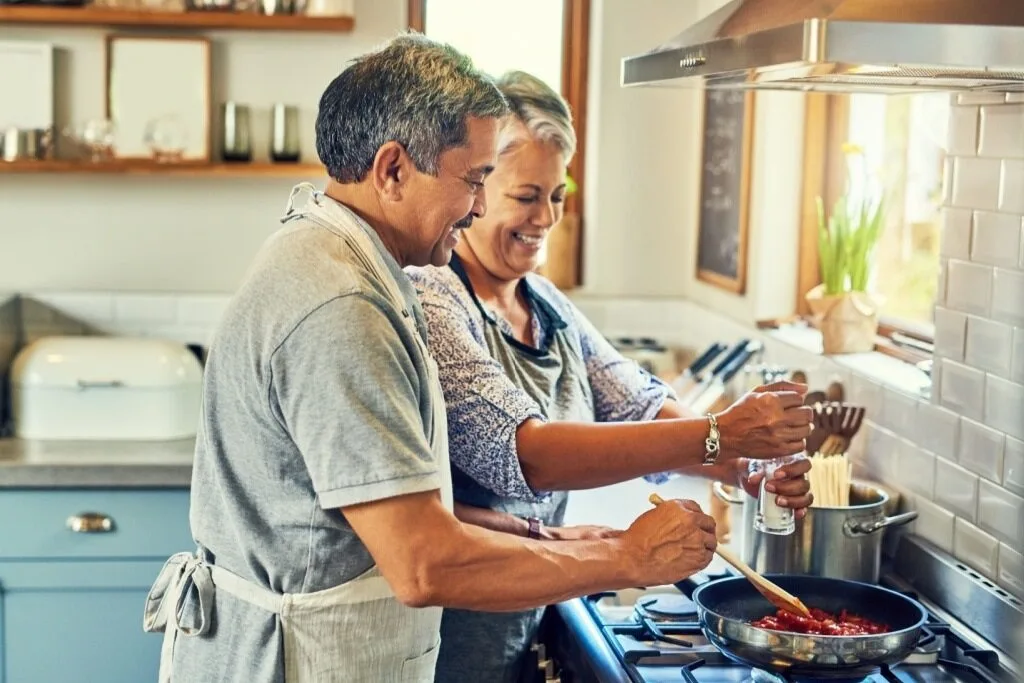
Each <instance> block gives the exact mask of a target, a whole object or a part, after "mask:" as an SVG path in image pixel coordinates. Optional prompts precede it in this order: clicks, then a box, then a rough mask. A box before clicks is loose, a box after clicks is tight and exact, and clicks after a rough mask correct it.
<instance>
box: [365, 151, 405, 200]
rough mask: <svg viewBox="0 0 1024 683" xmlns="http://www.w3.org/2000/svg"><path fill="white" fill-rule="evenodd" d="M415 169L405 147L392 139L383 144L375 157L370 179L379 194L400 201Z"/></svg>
mask: <svg viewBox="0 0 1024 683" xmlns="http://www.w3.org/2000/svg"><path fill="white" fill-rule="evenodd" d="M413 171H414V167H413V163H412V159H410V158H409V155H408V154H407V153H406V151H405V148H404V147H403V146H402V145H401V144H399V143H397V142H394V141H391V142H386V143H384V144H383V145H381V146H380V149H378V150H377V154H376V155H375V156H374V157H373V166H371V167H370V179H371V181H372V182H373V187H374V189H375V190H377V193H378V194H380V195H381V196H382V197H384V198H386V199H389V200H391V201H398V200H400V199H401V198H402V193H403V191H404V189H405V186H406V185H407V184H408V183H409V180H410V178H411V177H412V172H413Z"/></svg>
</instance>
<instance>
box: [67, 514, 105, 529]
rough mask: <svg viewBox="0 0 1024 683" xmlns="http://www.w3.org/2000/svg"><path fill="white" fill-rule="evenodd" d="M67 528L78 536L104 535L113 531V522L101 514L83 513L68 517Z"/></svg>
mask: <svg viewBox="0 0 1024 683" xmlns="http://www.w3.org/2000/svg"><path fill="white" fill-rule="evenodd" d="M68 528H69V529H71V530H72V531H74V532H75V533H78V534H105V533H107V532H110V531H113V530H114V520H113V519H111V518H110V517H108V516H107V515H104V514H103V513H101V512H83V513H81V514H79V515H71V516H70V517H68Z"/></svg>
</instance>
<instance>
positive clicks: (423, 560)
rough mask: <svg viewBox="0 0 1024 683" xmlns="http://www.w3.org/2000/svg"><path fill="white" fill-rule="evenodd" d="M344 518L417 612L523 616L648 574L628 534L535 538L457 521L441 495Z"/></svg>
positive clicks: (379, 505)
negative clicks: (439, 609)
mask: <svg viewBox="0 0 1024 683" xmlns="http://www.w3.org/2000/svg"><path fill="white" fill-rule="evenodd" d="M343 513H344V515H345V517H346V518H347V519H348V521H349V523H350V524H351V525H352V528H353V529H354V530H355V532H356V534H358V536H359V538H360V539H362V540H363V542H364V543H365V544H366V546H367V548H368V549H369V551H370V554H371V555H372V556H373V558H374V560H375V561H376V563H377V565H378V566H379V568H380V570H381V573H382V574H383V575H384V577H385V579H387V581H388V583H389V584H390V585H391V588H392V590H394V591H395V594H396V595H397V596H398V598H399V600H401V601H402V602H404V603H405V604H408V605H412V606H416V607H424V606H428V605H442V606H445V607H458V608H463V609H474V610H482V611H492V612H497V611H517V610H521V609H528V608H531V607H536V606H538V605H545V604H552V603H555V602H560V601H562V600H566V599H569V598H571V597H574V596H577V595H585V594H587V593H593V592H597V591H600V590H616V589H619V588H625V587H628V586H633V585H639V584H637V583H636V582H637V581H638V578H637V577H638V576H640V575H641V572H642V571H645V570H646V567H643V566H642V565H643V562H642V558H640V557H638V556H637V555H636V553H635V552H634V551H633V550H632V549H631V548H630V546H629V545H628V544H627V543H626V542H625V540H624V538H622V537H620V538H609V539H601V540H593V541H534V540H531V539H525V538H517V537H514V536H511V535H509V534H502V533H495V532H493V531H490V530H487V529H482V528H480V527H477V526H473V525H469V524H463V523H461V522H459V520H457V519H456V518H455V517H454V516H453V515H451V514H449V513H448V512H447V510H445V509H444V508H443V507H442V506H441V504H440V498H439V497H438V496H437V492H436V491H435V492H426V493H418V494H409V495H406V496H398V497H396V498H389V499H384V500H379V501H374V502H373V503H367V504H364V505H357V506H353V507H349V508H345V509H344V510H343ZM396 529H401V530H403V532H402V533H401V534H396V531H395V530H396ZM680 578H682V577H680Z"/></svg>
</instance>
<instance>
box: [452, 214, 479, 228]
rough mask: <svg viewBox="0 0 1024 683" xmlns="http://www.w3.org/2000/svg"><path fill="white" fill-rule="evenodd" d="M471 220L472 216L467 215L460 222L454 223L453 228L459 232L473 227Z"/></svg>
mask: <svg viewBox="0 0 1024 683" xmlns="http://www.w3.org/2000/svg"><path fill="white" fill-rule="evenodd" d="M473 218H474V216H473V214H469V215H468V216H466V217H465V218H463V219H462V220H461V221H459V222H458V223H456V224H455V226H454V227H455V228H457V229H459V230H463V229H465V228H468V227H469V226H471V225H473Z"/></svg>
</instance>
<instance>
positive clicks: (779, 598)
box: [648, 493, 811, 617]
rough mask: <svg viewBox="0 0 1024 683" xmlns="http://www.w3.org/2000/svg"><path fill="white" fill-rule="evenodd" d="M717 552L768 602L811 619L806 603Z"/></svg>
mask: <svg viewBox="0 0 1024 683" xmlns="http://www.w3.org/2000/svg"><path fill="white" fill-rule="evenodd" d="M648 500H650V501H651V504H653V505H661V504H662V503H664V502H665V500H664V499H663V498H662V497H661V496H659V495H658V494H657V493H652V494H651V495H650V497H649V498H648ZM715 552H716V553H718V556H719V557H721V558H722V559H723V560H725V561H726V562H728V563H729V564H731V565H732V566H733V567H736V569H737V570H739V572H740V573H741V574H743V576H745V577H747V580H748V581H750V583H752V584H753V585H754V588H756V589H757V592H758V593H760V594H761V595H763V596H764V597H765V598H766V599H767V600H768V602H770V603H772V604H773V605H775V606H776V607H778V608H779V609H781V610H785V611H786V612H790V613H792V614H798V615H800V616H801V617H810V616H811V612H810V610H808V609H807V606H806V605H804V603H802V602H800V599H799V598H797V597H795V596H793V595H791V594H790V593H788V592H786V591H785V590H783V589H782V588H780V587H779V586H777V585H776V584H774V583H772V582H771V581H769V580H768V579H766V578H764V577H763V576H761V575H760V574H758V573H757V572H755V571H754V570H753V569H751V568H750V565H748V564H747V563H746V562H744V561H743V560H741V559H740V558H738V557H736V555H734V554H733V553H732V551H731V550H729V549H728V548H725V547H722V546H721V545H719V546H717V547H716V548H715Z"/></svg>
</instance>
